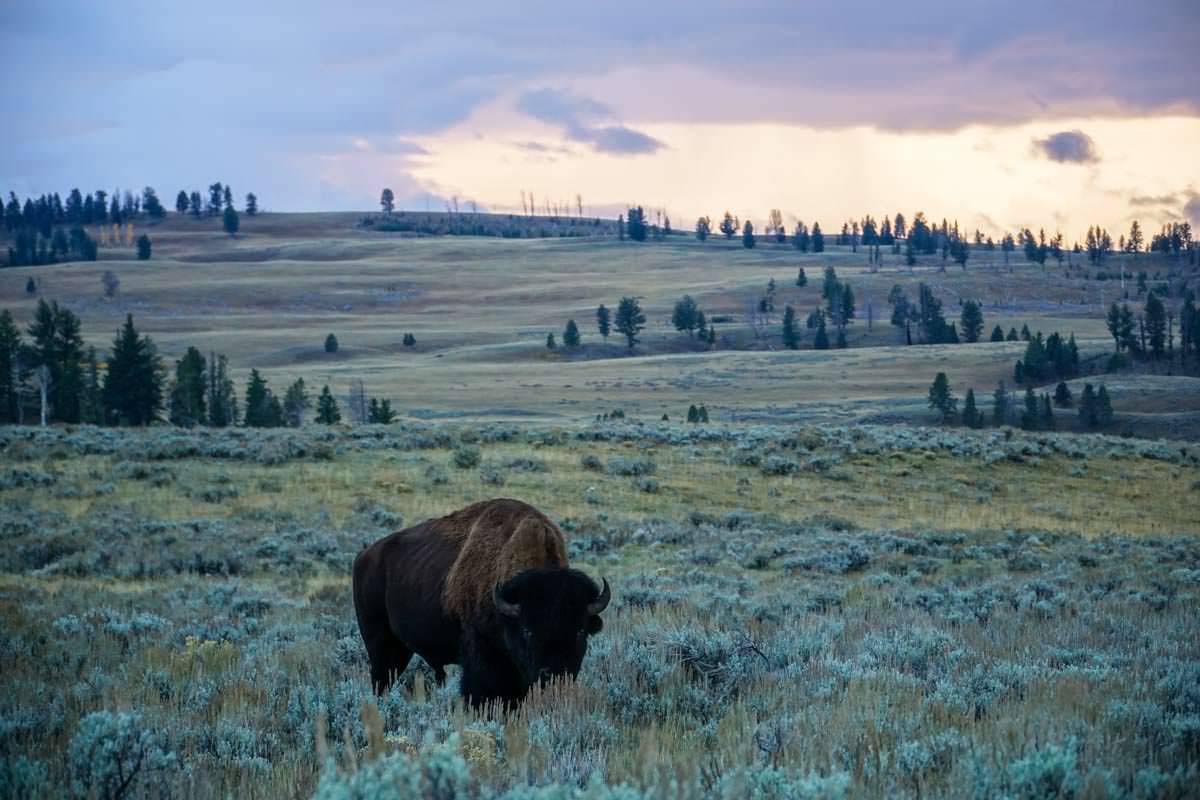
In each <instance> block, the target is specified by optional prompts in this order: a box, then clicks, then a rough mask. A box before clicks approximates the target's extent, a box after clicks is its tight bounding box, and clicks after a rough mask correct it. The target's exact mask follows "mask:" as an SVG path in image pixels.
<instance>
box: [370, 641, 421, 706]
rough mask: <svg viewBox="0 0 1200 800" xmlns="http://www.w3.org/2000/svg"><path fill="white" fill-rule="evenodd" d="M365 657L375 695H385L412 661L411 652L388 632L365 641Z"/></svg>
mask: <svg viewBox="0 0 1200 800" xmlns="http://www.w3.org/2000/svg"><path fill="white" fill-rule="evenodd" d="M367 656H368V657H369V658H370V660H371V686H372V687H373V688H374V689H375V693H376V694H385V693H386V692H387V690H388V688H389V687H391V685H392V683H393V682H394V681H395V680H396V679H397V678H399V677H400V674H401V673H403V672H404V670H405V668H406V667H407V666H408V662H409V661H411V660H412V657H413V651H412V650H410V649H408V648H407V647H405V646H404V643H403V642H401V641H400V640H399V639H397V638H396V637H395V636H393V635H392V633H391V632H390V631H388V632H387V633H380V634H377V635H375V636H373V637H372V638H371V639H370V640H368V641H367Z"/></svg>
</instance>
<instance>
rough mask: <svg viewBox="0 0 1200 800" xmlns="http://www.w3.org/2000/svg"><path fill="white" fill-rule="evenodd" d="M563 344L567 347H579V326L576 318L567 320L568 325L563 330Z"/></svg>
mask: <svg viewBox="0 0 1200 800" xmlns="http://www.w3.org/2000/svg"><path fill="white" fill-rule="evenodd" d="M562 340H563V344H564V345H565V346H567V347H572V348H574V347H579V326H578V325H576V324H575V320H573V319H569V320H567V327H566V328H565V329H564V330H563V336H562Z"/></svg>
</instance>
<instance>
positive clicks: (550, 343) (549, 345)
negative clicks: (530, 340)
mask: <svg viewBox="0 0 1200 800" xmlns="http://www.w3.org/2000/svg"><path fill="white" fill-rule="evenodd" d="M556 347H558V344H557V343H556V342H555V341H554V333H553V332H551V333H547V334H546V349H547V350H553V349H555V348H556Z"/></svg>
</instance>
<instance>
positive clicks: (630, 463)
mask: <svg viewBox="0 0 1200 800" xmlns="http://www.w3.org/2000/svg"><path fill="white" fill-rule="evenodd" d="M657 469H658V467H657V465H656V464H655V463H654V462H653V461H651V460H650V459H648V458H627V457H625V456H613V457H612V458H610V459H609V460H608V472H609V474H611V475H626V476H639V475H653V474H654V473H655V471H656V470H657Z"/></svg>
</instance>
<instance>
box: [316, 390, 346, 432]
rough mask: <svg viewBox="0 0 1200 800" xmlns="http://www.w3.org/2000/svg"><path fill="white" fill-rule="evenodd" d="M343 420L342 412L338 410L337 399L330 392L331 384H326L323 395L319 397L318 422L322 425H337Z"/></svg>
mask: <svg viewBox="0 0 1200 800" xmlns="http://www.w3.org/2000/svg"><path fill="white" fill-rule="evenodd" d="M341 421H342V413H341V412H340V411H338V404H337V400H335V399H334V398H333V395H332V394H330V392H329V386H324V387H322V389H321V396H320V397H319V398H318V399H317V422H319V423H321V424H322V425H336V424H338V423H339V422H341Z"/></svg>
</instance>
